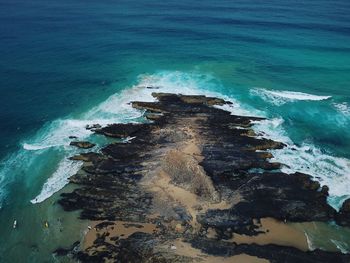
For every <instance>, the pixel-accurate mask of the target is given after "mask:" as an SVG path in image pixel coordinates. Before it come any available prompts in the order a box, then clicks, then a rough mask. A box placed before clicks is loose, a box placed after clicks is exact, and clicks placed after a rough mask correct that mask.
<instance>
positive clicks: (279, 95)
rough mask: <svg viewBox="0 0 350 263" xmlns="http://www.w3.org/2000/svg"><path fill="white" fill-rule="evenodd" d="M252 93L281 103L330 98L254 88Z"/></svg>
mask: <svg viewBox="0 0 350 263" xmlns="http://www.w3.org/2000/svg"><path fill="white" fill-rule="evenodd" d="M251 94H252V95H256V96H259V97H261V98H262V99H264V100H265V101H267V102H269V103H273V104H275V105H282V104H285V103H287V102H293V101H303V100H304V101H320V100H327V99H330V98H331V97H332V96H319V95H313V94H308V93H302V92H296V91H281V90H267V89H262V88H255V89H252V90H251Z"/></svg>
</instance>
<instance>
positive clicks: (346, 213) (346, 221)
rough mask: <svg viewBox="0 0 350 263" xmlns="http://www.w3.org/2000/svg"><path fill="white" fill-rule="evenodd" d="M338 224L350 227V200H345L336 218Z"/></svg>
mask: <svg viewBox="0 0 350 263" xmlns="http://www.w3.org/2000/svg"><path fill="white" fill-rule="evenodd" d="M336 222H337V224H339V225H341V226H348V227H350V199H347V200H345V202H344V203H343V205H342V207H341V208H340V210H339V213H338V214H337V216H336Z"/></svg>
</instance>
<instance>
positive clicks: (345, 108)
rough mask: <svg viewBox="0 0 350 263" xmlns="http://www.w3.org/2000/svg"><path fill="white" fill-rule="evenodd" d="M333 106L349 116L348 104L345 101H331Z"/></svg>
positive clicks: (349, 107)
mask: <svg viewBox="0 0 350 263" xmlns="http://www.w3.org/2000/svg"><path fill="white" fill-rule="evenodd" d="M332 105H333V107H334V108H335V109H336V110H337V111H338V112H340V113H341V114H343V115H345V116H350V106H349V105H348V103H346V102H341V103H333V104H332Z"/></svg>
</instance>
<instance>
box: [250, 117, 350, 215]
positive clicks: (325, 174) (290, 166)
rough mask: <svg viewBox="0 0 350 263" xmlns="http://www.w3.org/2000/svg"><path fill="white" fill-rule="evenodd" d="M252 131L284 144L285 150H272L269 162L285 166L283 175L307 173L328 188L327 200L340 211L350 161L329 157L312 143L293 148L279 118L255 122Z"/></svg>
mask: <svg viewBox="0 0 350 263" xmlns="http://www.w3.org/2000/svg"><path fill="white" fill-rule="evenodd" d="M254 129H255V132H256V133H258V134H260V136H261V137H264V138H268V139H273V140H277V141H280V142H283V143H285V144H286V145H287V146H286V147H285V148H283V149H279V150H271V153H272V154H273V155H274V158H273V159H271V161H276V162H280V163H282V164H284V166H283V168H282V171H283V172H285V173H288V174H291V173H294V172H302V173H306V174H310V175H311V176H313V177H314V178H315V179H316V180H317V181H319V182H320V183H321V185H327V186H328V187H329V195H330V196H329V199H328V201H329V203H330V205H332V206H333V207H334V208H335V209H339V208H340V206H341V204H342V202H343V201H344V200H345V199H346V198H348V197H350V184H349V183H348V182H349V181H350V160H348V159H345V158H340V157H334V156H331V155H329V154H327V153H324V152H323V151H321V150H320V149H319V148H317V147H316V146H315V145H312V144H308V143H303V144H302V145H300V146H297V145H294V143H293V142H292V141H291V139H290V138H289V137H288V136H287V135H286V132H285V130H284V129H283V120H282V119H272V120H264V121H261V122H257V124H256V125H255V126H254Z"/></svg>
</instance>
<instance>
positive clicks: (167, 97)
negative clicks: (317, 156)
mask: <svg viewBox="0 0 350 263" xmlns="http://www.w3.org/2000/svg"><path fill="white" fill-rule="evenodd" d="M153 96H154V97H155V98H156V99H157V101H156V102H133V103H132V105H133V107H135V108H137V109H141V110H143V111H145V118H146V119H147V120H148V122H147V121H146V122H145V123H142V124H111V125H109V126H106V127H103V128H102V127H96V128H94V131H95V132H96V133H97V134H100V135H104V136H108V137H113V138H116V139H117V140H116V142H115V143H112V144H110V145H107V146H105V147H104V148H103V149H102V150H101V151H100V152H99V153H83V154H80V155H77V156H73V157H71V160H79V161H83V162H84V165H83V167H82V170H81V171H80V172H78V173H77V174H76V175H74V176H72V177H71V178H70V182H71V183H74V184H76V185H77V186H78V187H77V188H75V190H73V191H72V192H69V193H63V194H62V195H61V199H60V200H59V203H60V204H61V205H62V207H63V208H64V209H65V210H67V211H73V210H79V211H81V212H80V218H82V219H89V220H93V221H96V222H98V224H101V223H103V224H104V225H103V226H104V227H101V228H100V227H96V228H95V229H92V230H90V231H89V232H88V234H87V235H89V238H91V236H92V242H88V244H87V243H86V242H85V241H84V242H85V243H84V242H83V244H81V250H80V252H79V253H78V254H76V255H75V256H76V257H77V258H78V259H80V260H81V261H83V262H103V261H111V262H125V261H128V262H193V261H195V260H197V261H203V260H204V261H205V260H206V259H210V260H211V262H217V261H220V260H232V262H235V261H234V260H235V258H234V257H235V256H237V255H244V256H249V257H253V258H254V260H255V261H258V260H262V259H265V260H269V261H270V262H327V260H329V259H332V261H336V262H349V260H350V257H349V255H343V254H341V253H331V252H324V251H320V250H315V251H312V252H305V251H302V250H299V249H297V248H295V247H291V246H280V245H277V244H273V242H272V241H271V242H272V244H269V245H258V244H238V243H236V242H235V241H233V239H232V238H233V237H234V236H235V235H239V234H244V235H248V236H257V235H260V234H264V233H266V232H264V231H265V230H263V229H262V228H261V227H260V226H259V220H260V219H262V218H266V217H268V218H274V219H276V220H277V221H279V222H310V221H323V222H328V221H331V220H334V219H336V220H337V222H339V223H340V224H343V223H342V222H345V221H343V220H344V219H343V218H345V216H347V214H348V211H349V209H348V206H347V205H346V204H345V205H344V208H342V210H341V211H340V213H339V214H337V213H336V211H335V210H334V209H333V208H332V207H330V206H329V205H328V204H327V196H328V189H327V188H326V187H323V188H321V187H320V184H319V183H318V182H316V181H314V180H313V179H312V178H311V177H310V176H309V175H306V174H301V173H295V174H292V175H288V174H285V173H282V172H281V171H279V168H280V167H281V165H283V164H280V163H275V162H272V161H271V158H272V157H273V156H272V154H271V153H269V152H268V150H270V149H280V148H283V147H284V144H283V143H280V142H275V141H272V140H268V139H262V138H257V137H256V136H255V133H254V132H253V130H252V128H251V127H252V125H253V122H256V121H260V120H262V118H256V117H247V116H235V115H231V114H230V113H229V112H227V111H224V110H222V109H219V108H217V107H213V106H214V105H223V104H228V103H229V102H227V101H224V100H221V99H217V98H208V97H204V96H184V95H175V94H166V93H154V94H153ZM127 137H132V138H133V139H132V140H131V141H128V143H123V141H124V140H119V139H125V138H127ZM343 216H344V217H343ZM96 224H97V223H96ZM135 226H137V227H135ZM147 227H148V228H149V229H151V230H152V231H146V228H147ZM286 238H288V237H286ZM263 262H266V261H263Z"/></svg>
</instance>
